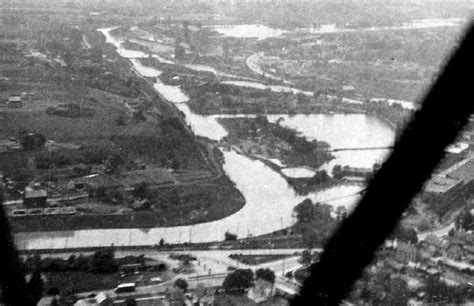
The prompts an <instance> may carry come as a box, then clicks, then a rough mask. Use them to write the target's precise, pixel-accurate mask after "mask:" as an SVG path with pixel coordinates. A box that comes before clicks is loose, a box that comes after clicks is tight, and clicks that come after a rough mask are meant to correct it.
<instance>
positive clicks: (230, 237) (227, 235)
mask: <svg viewBox="0 0 474 306" xmlns="http://www.w3.org/2000/svg"><path fill="white" fill-rule="evenodd" d="M236 240H237V234H232V233H231V232H229V231H226V232H225V234H224V241H236Z"/></svg>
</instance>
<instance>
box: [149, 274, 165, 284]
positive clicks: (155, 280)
mask: <svg viewBox="0 0 474 306" xmlns="http://www.w3.org/2000/svg"><path fill="white" fill-rule="evenodd" d="M162 282H163V279H162V278H161V277H159V276H155V277H152V278H150V284H159V283H162Z"/></svg>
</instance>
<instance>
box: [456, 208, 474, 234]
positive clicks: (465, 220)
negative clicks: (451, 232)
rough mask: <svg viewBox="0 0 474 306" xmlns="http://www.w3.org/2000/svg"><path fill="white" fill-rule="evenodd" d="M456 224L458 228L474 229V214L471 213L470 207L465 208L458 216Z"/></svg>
mask: <svg viewBox="0 0 474 306" xmlns="http://www.w3.org/2000/svg"><path fill="white" fill-rule="evenodd" d="M455 225H456V228H457V229H462V230H464V231H474V215H473V214H471V212H470V210H469V209H465V210H463V212H462V213H460V214H459V215H458V216H457V218H456V220H455Z"/></svg>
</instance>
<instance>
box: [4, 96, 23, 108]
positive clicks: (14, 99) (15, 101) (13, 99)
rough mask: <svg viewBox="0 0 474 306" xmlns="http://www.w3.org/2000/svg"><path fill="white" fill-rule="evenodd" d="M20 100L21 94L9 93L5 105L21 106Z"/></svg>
mask: <svg viewBox="0 0 474 306" xmlns="http://www.w3.org/2000/svg"><path fill="white" fill-rule="evenodd" d="M21 105H22V102H21V96H20V95H11V96H10V97H8V101H7V106H8V107H12V108H16V107H21Z"/></svg>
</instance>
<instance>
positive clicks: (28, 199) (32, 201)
mask: <svg viewBox="0 0 474 306" xmlns="http://www.w3.org/2000/svg"><path fill="white" fill-rule="evenodd" d="M47 198H48V193H47V192H46V190H44V189H42V188H41V187H40V186H37V185H35V186H27V187H26V188H25V193H24V195H23V205H25V206H26V207H28V208H44V207H46V199H47Z"/></svg>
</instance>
